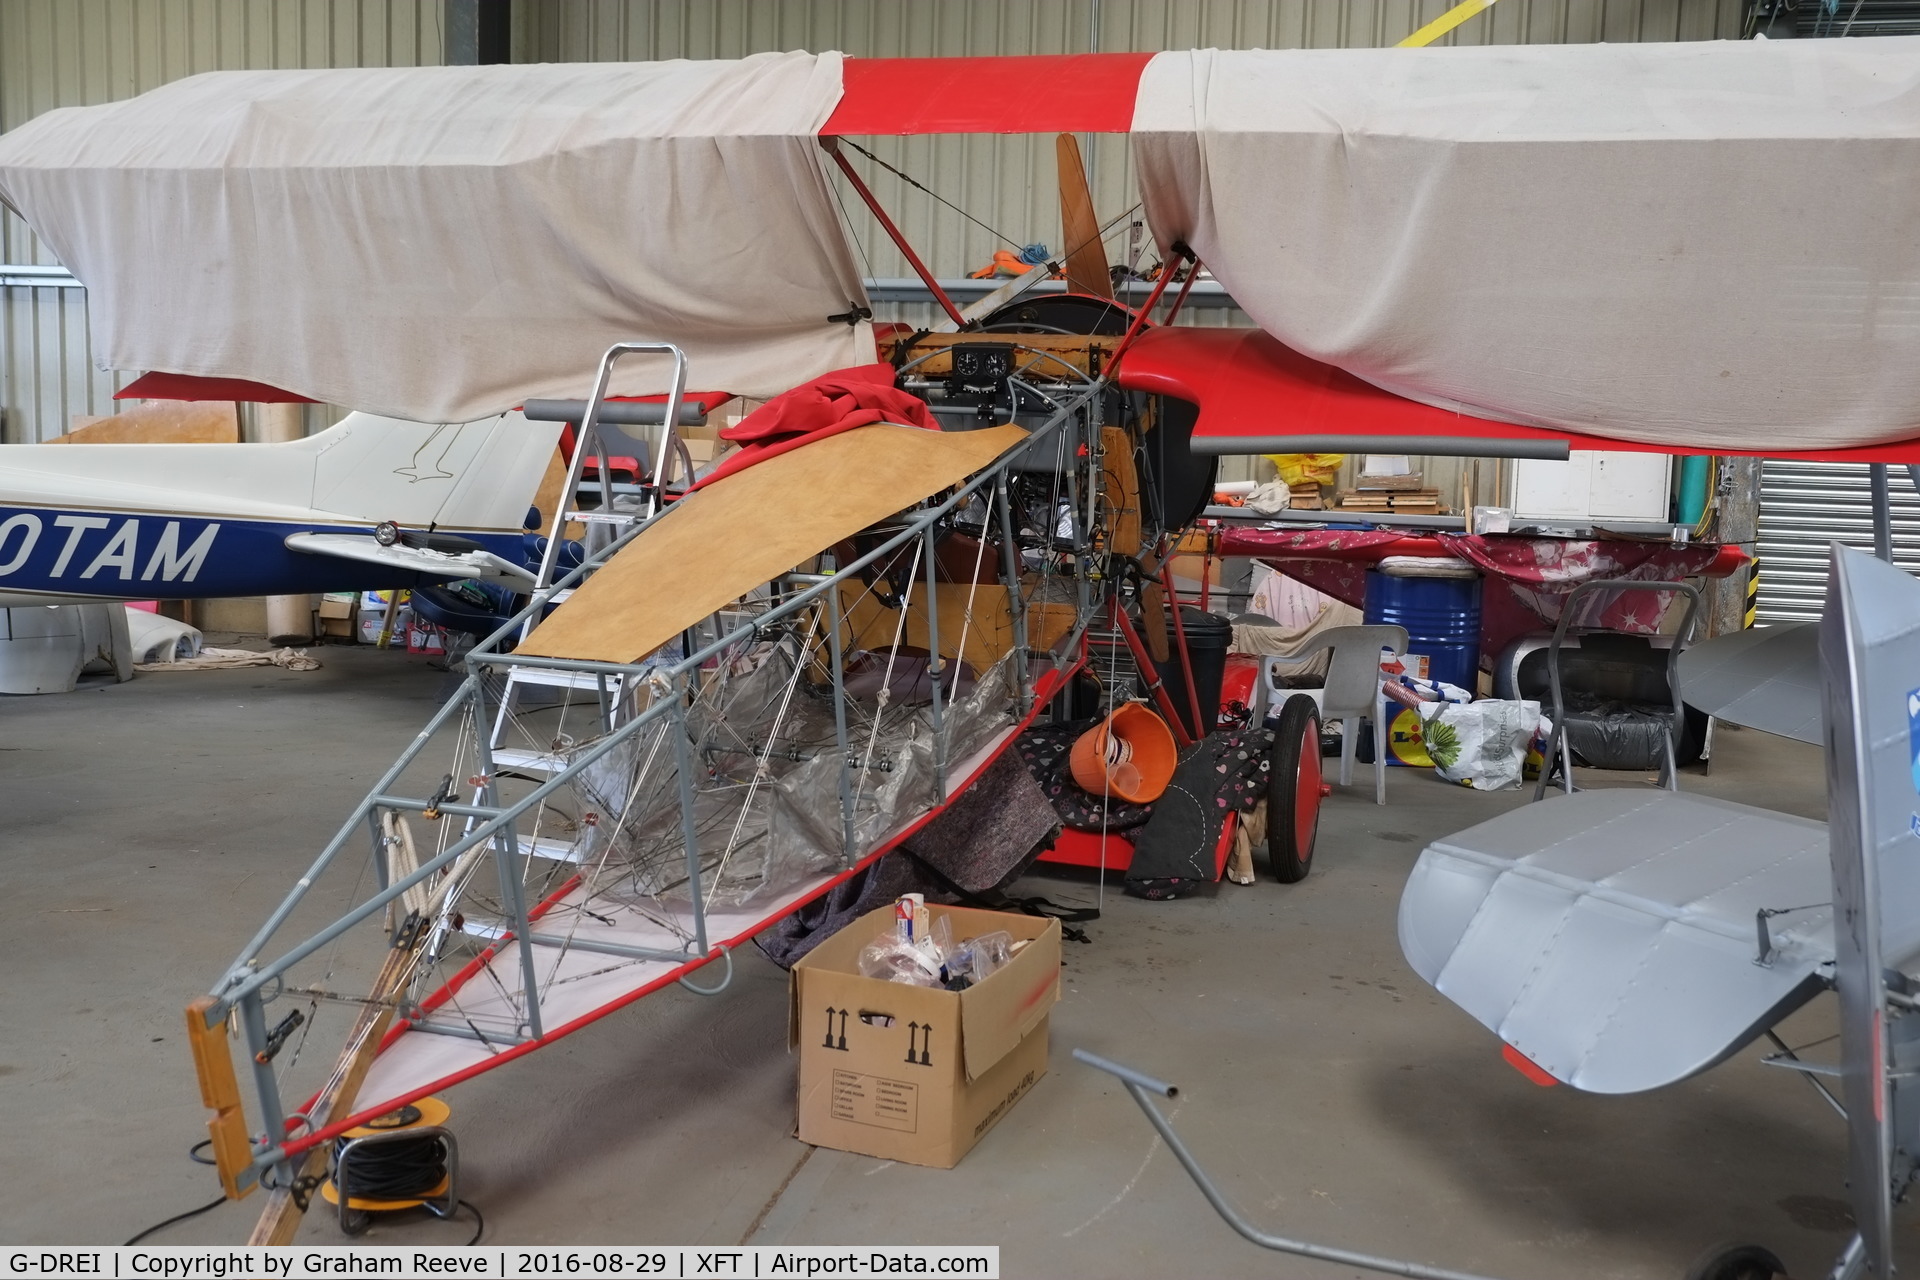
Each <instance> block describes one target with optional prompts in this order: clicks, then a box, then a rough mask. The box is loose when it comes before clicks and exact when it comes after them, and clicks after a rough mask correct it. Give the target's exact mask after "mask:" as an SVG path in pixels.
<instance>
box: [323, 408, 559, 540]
mask: <svg viewBox="0 0 1920 1280" xmlns="http://www.w3.org/2000/svg"><path fill="white" fill-rule="evenodd" d="M559 435H560V424H558V423H551V422H529V421H527V419H526V418H525V417H523V416H521V415H520V414H519V413H518V412H513V413H506V414H502V415H500V416H499V417H496V418H482V419H481V420H480V421H478V422H467V423H452V424H439V425H436V424H432V423H420V422H402V421H400V420H398V419H394V418H376V417H374V416H373V415H371V414H364V413H355V414H349V415H348V416H347V417H346V418H345V419H343V420H342V421H341V422H339V423H338V424H337V425H335V426H333V427H330V428H328V429H327V430H326V431H323V432H321V433H320V434H319V435H316V436H310V437H308V438H307V439H306V440H303V441H300V442H299V444H298V446H297V447H305V448H307V449H310V450H312V451H313V490H312V498H311V502H310V505H311V506H312V507H313V508H314V509H315V510H316V511H325V512H330V513H334V514H337V515H341V516H346V517H349V518H353V519H362V520H373V521H380V520H392V521H394V522H396V523H398V524H402V525H406V526H409V527H413V528H419V527H424V526H427V525H437V526H439V527H441V528H444V529H518V528H520V527H521V523H522V521H523V520H524V519H525V517H526V514H527V507H528V506H529V505H530V504H531V503H532V501H533V496H534V493H535V491H536V490H537V489H538V488H539V485H540V479H541V477H542V476H543V475H544V474H545V473H546V467H547V461H548V459H549V458H551V457H552V456H553V449H554V444H555V442H556V441H557V440H558V439H559Z"/></svg>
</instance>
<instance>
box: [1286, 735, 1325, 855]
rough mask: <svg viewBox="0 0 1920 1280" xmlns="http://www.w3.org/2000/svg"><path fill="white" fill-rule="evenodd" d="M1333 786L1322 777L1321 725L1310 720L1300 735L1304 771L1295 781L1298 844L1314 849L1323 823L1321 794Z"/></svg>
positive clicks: (1294, 801) (1295, 814)
mask: <svg viewBox="0 0 1920 1280" xmlns="http://www.w3.org/2000/svg"><path fill="white" fill-rule="evenodd" d="M1331 790H1332V788H1331V787H1328V786H1326V785H1324V784H1322V783H1321V781H1320V726H1319V725H1318V724H1317V723H1315V722H1314V721H1313V720H1308V721H1307V726H1306V729H1305V730H1304V731H1303V732H1302V733H1301V735H1300V771H1299V773H1297V774H1296V775H1294V782H1293V839H1294V846H1293V847H1294V848H1296V849H1299V850H1302V851H1303V852H1306V851H1310V850H1312V848H1313V836H1314V832H1315V831H1316V830H1317V829H1318V828H1319V826H1320V797H1322V796H1324V795H1326V794H1327V793H1328V792H1329V791H1331Z"/></svg>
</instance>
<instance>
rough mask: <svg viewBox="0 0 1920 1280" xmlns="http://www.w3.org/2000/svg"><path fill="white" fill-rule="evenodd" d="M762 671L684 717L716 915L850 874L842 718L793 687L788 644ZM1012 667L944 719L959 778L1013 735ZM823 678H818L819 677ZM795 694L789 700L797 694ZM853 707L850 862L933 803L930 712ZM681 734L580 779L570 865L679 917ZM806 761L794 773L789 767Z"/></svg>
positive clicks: (819, 695)
mask: <svg viewBox="0 0 1920 1280" xmlns="http://www.w3.org/2000/svg"><path fill="white" fill-rule="evenodd" d="M755 661H756V662H757V664H758V665H756V666H754V667H753V669H752V670H750V671H748V672H746V673H745V674H742V675H737V676H732V677H730V678H729V679H728V681H727V687H726V688H725V689H724V690H718V691H710V692H709V693H708V694H707V695H705V696H703V697H702V698H701V700H700V702H699V703H698V704H696V706H695V707H694V708H693V709H692V711H691V712H690V713H689V716H688V721H687V724H688V729H687V731H688V734H689V737H690V741H691V745H692V746H693V748H694V751H695V753H696V757H697V758H698V759H700V760H702V761H704V762H706V764H707V766H708V767H710V768H711V769H712V770H713V772H712V774H711V776H709V775H708V774H707V773H706V771H705V770H704V769H703V770H702V771H701V772H700V775H699V776H698V777H696V780H695V781H696V786H695V788H694V812H695V825H696V827H697V828H698V831H699V865H700V878H701V894H702V898H703V900H704V901H705V902H706V903H707V904H708V905H709V906H713V907H732V906H744V905H747V904H750V903H756V902H761V901H765V900H766V899H767V898H769V897H770V896H773V895H777V894H779V893H780V892H781V891H783V890H785V889H788V888H790V887H792V886H793V885H795V884H797V883H799V882H800V881H802V880H804V879H806V878H807V877H809V876H817V875H820V874H822V873H825V872H830V871H833V870H836V869H838V868H839V867H840V866H841V865H842V848H843V845H842V814H841V806H840V782H839V775H840V762H839V759H838V755H837V752H836V750H835V746H834V724H833V706H832V702H831V701H830V699H829V697H828V696H827V695H826V694H825V693H824V692H823V691H813V690H810V689H809V688H808V687H807V685H806V684H805V682H804V680H803V681H802V682H801V683H800V684H799V685H797V686H795V685H794V684H793V675H794V667H793V663H794V659H793V648H792V646H791V644H790V643H783V644H780V645H777V646H776V645H768V646H766V648H765V650H764V651H763V652H761V653H760V654H757V655H755ZM1010 662H1011V658H1007V659H1003V660H1002V661H1000V662H999V663H997V664H996V665H995V666H993V667H991V668H989V669H988V670H987V672H986V673H985V674H983V675H982V676H981V677H980V679H979V680H978V681H977V682H976V683H975V684H974V685H973V687H972V688H971V689H970V690H968V691H966V692H964V693H963V694H962V696H961V697H960V698H959V699H958V700H956V701H954V702H952V703H950V704H947V705H945V706H943V708H942V710H943V727H944V732H945V734H946V736H947V753H946V758H947V761H948V764H949V766H950V776H957V775H951V767H952V766H957V765H958V764H960V762H962V761H964V760H966V759H967V758H968V757H969V756H972V755H973V754H974V753H976V752H978V751H979V750H980V749H981V748H983V747H984V746H985V745H986V744H987V741H988V739H990V738H991V737H992V736H993V735H994V734H995V733H997V732H998V731H1000V730H1001V729H1004V728H1005V727H1006V726H1007V725H1008V724H1010V723H1011V722H1012V714H1011V708H1012V701H1013V690H1012V687H1011V683H1010V680H1009V678H1008V677H1009V670H1008V667H1009V663H1010ZM813 674H814V675H815V676H816V677H817V676H818V675H819V672H818V671H817V670H816V671H815V672H814V673H813ZM789 688H791V689H792V692H791V694H789V692H788V690H789ZM874 711H875V707H874V704H871V703H868V704H866V705H865V706H864V707H863V706H861V705H859V704H851V705H850V714H849V732H848V740H849V748H850V753H851V755H852V756H853V758H854V759H855V760H856V761H860V762H864V763H865V764H866V765H867V767H865V768H856V769H854V770H853V771H852V774H851V776H852V781H853V787H854V795H855V805H854V823H853V829H854V849H855V856H856V857H859V856H864V855H865V854H867V853H869V852H871V851H872V850H873V849H874V848H876V847H878V845H879V844H880V842H881V841H882V840H884V839H885V838H886V837H888V836H889V835H891V834H892V833H893V832H895V831H896V830H898V829H899V828H900V827H902V826H904V825H905V824H906V823H908V822H911V821H913V820H914V819H916V818H918V817H919V816H920V815H921V814H923V813H925V812H927V811H928V810H930V809H932V808H933V807H934V805H935V803H936V800H937V794H936V769H935V750H934V746H935V739H934V732H933V722H932V714H931V710H930V708H927V707H917V708H912V709H908V708H905V707H895V708H894V709H892V710H891V711H890V712H885V711H883V714H882V716H881V728H880V732H879V733H878V734H873V735H870V733H869V729H868V726H869V725H870V724H871V718H872V716H873V714H874ZM674 732H675V730H674V729H673V728H671V727H670V726H668V725H667V724H666V723H665V722H664V721H663V723H662V726H661V727H660V728H658V729H655V730H652V731H650V732H643V733H641V734H639V735H637V736H636V737H634V738H632V739H629V740H628V741H627V742H626V743H624V744H623V745H622V746H621V747H619V748H616V749H615V750H613V751H611V752H609V753H608V754H607V755H606V756H603V757H602V758H601V759H600V760H599V761H597V762H595V763H594V764H593V765H590V766H589V767H588V768H586V769H584V770H582V771H581V773H580V775H579V776H578V778H577V779H576V781H575V782H574V784H573V790H574V794H575V799H576V801H577V803H578V805H579V810H580V813H581V814H582V815H583V818H584V815H586V814H593V815H594V820H593V821H591V822H587V821H584V820H583V821H581V823H580V824H579V827H578V834H577V836H576V838H575V841H574V847H573V851H572V856H573V857H574V858H577V859H578V860H579V861H580V863H581V865H582V866H584V867H588V868H593V871H592V873H591V883H592V884H593V885H594V887H595V890H596V892H604V893H608V894H612V895H614V896H616V897H625V898H628V899H630V900H632V901H634V902H635V904H636V905H638V904H639V903H640V902H641V901H642V900H644V899H668V900H673V901H675V902H681V903H683V902H684V900H685V898H686V896H687V884H688V880H689V875H690V873H689V869H688V861H687V854H686V844H685V841H684V839H683V835H682V825H681V807H680V782H679V775H678V770H677V768H676V766H675V764H674V754H675V753H674V744H673V740H672V736H671V735H672V734H673V733H674ZM795 756H798V757H800V758H799V759H794V758H792V757H795Z"/></svg>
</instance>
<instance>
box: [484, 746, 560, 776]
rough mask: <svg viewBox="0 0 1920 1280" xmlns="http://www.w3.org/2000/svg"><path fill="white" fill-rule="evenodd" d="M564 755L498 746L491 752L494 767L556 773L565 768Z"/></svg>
mask: <svg viewBox="0 0 1920 1280" xmlns="http://www.w3.org/2000/svg"><path fill="white" fill-rule="evenodd" d="M566 766H567V761H566V757H564V756H561V755H558V754H556V753H554V752H552V751H534V750H532V749H530V748H522V747H499V748H497V749H495V751H494V753H493V767H494V768H495V769H527V770H533V771H537V772H540V773H558V772H559V771H560V770H562V769H564V768H566Z"/></svg>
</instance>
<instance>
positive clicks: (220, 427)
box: [47, 400, 240, 444]
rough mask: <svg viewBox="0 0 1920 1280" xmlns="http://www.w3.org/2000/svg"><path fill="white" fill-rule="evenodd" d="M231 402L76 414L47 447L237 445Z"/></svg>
mask: <svg viewBox="0 0 1920 1280" xmlns="http://www.w3.org/2000/svg"><path fill="white" fill-rule="evenodd" d="M239 441H240V419H239V417H238V415H237V413H236V411H235V409H234V406H233V404H232V402H230V401H225V400H218V401H205V402H201V401H186V400H155V401H151V402H149V403H147V404H143V405H140V406H139V407H138V408H134V409H128V410H125V411H124V412H122V413H116V414H112V415H109V416H107V417H103V418H90V417H86V416H83V415H79V414H76V415H75V416H74V419H73V429H72V430H71V431H69V432H67V434H65V435H63V436H55V437H54V438H53V439H51V440H49V441H47V443H48V444H238V443H239Z"/></svg>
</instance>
